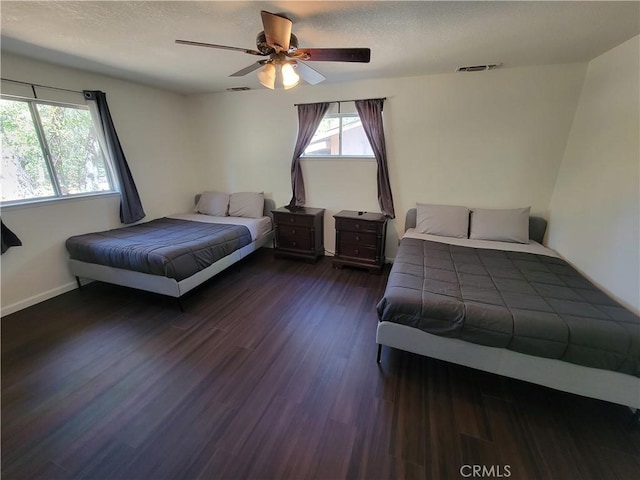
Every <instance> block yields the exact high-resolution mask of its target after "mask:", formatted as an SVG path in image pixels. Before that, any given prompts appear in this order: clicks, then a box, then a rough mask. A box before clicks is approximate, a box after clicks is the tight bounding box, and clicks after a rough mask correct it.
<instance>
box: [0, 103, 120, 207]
mask: <svg viewBox="0 0 640 480" xmlns="http://www.w3.org/2000/svg"><path fill="white" fill-rule="evenodd" d="M0 140H1V142H2V170H0V188H1V190H2V202H3V203H5V202H6V203H21V202H25V201H32V200H43V199H51V198H58V197H63V198H65V197H70V196H77V195H86V194H95V193H100V192H111V191H114V183H113V179H112V175H111V172H110V170H109V167H108V164H107V162H106V160H105V157H104V156H103V154H102V151H101V149H100V144H99V143H98V138H97V135H96V131H95V127H94V125H93V121H92V118H91V114H90V112H89V110H88V108H86V107H80V106H75V105H67V104H57V103H47V102H42V101H38V100H22V99H20V100H18V99H7V98H0Z"/></svg>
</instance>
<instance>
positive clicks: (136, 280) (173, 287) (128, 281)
mask: <svg viewBox="0 0 640 480" xmlns="http://www.w3.org/2000/svg"><path fill="white" fill-rule="evenodd" d="M199 197H200V195H196V204H197V202H198V199H199ZM274 208H275V203H274V201H273V200H271V199H267V198H265V199H264V214H265V216H269V217H272V214H271V211H272V210H273V209H274ZM272 220H273V218H272ZM269 243H273V230H271V232H269V233H267V234H266V235H264V236H262V237H260V238H258V239H257V240H255V241H253V242H251V243H250V244H249V245H245V246H244V247H242V248H240V249H238V250H236V251H235V252H232V253H230V254H229V255H227V256H226V257H223V258H221V259H220V260H218V261H217V262H215V263H213V264H211V265H210V266H208V267H207V268H205V269H204V270H200V271H199V272H197V273H195V274H194V275H191V276H190V277H187V278H185V279H184V280H180V281H177V280H176V279H174V278H168V277H162V276H160V275H151V274H149V273H141V272H135V271H132V270H125V269H122V268H115V267H109V266H106V265H98V264H95V263H87V262H82V261H79V260H73V259H69V268H70V269H71V273H72V274H73V275H74V276H75V277H76V281H77V282H78V287H79V288H80V287H82V283H81V281H80V279H81V278H87V279H91V280H98V281H101V282H107V283H113V284H115V285H122V286H123V287H131V288H137V289H139V290H145V291H147V292H153V293H160V294H162V295H167V296H170V297H175V298H178V299H179V298H180V297H181V296H182V295H184V294H185V293H187V292H189V291H190V290H193V289H194V288H196V287H197V286H199V285H201V284H202V283H204V282H206V281H207V280H209V279H210V278H212V277H214V276H215V275H217V274H218V273H220V272H222V271H223V270H225V269H227V268H228V267H230V266H231V265H233V264H234V263H236V262H239V261H240V260H242V259H243V258H244V257H246V256H247V255H249V254H250V253H253V252H255V251H256V250H257V249H259V248H260V247H263V246H266V245H268V244H269Z"/></svg>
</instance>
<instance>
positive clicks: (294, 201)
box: [289, 103, 329, 207]
mask: <svg viewBox="0 0 640 480" xmlns="http://www.w3.org/2000/svg"><path fill="white" fill-rule="evenodd" d="M328 109H329V104H328V103H307V104H303V105H298V139H297V140H296V147H295V149H294V151H293V159H292V161H291V190H293V195H292V197H291V201H290V202H289V206H291V207H299V206H302V205H304V202H305V200H306V194H305V190H304V179H303V178H302V167H301V166H300V156H301V155H302V154H303V153H304V149H305V148H307V147H308V146H309V144H310V143H311V139H312V138H313V135H314V134H315V133H316V130H317V129H318V125H320V122H321V121H322V119H323V117H324V114H325V113H327V110H328Z"/></svg>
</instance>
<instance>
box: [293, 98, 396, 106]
mask: <svg viewBox="0 0 640 480" xmlns="http://www.w3.org/2000/svg"><path fill="white" fill-rule="evenodd" d="M386 99H387V97H382V98H358V99H355V100H333V101H331V102H310V103H294V104H293V106H294V107H297V106H298V105H313V104H314V103H337V104H338V105H339V104H341V103H347V102H355V101H357V100H386Z"/></svg>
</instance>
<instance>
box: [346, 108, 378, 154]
mask: <svg viewBox="0 0 640 480" xmlns="http://www.w3.org/2000/svg"><path fill="white" fill-rule="evenodd" d="M342 155H353V156H359V157H372V156H373V150H371V144H369V140H368V139H367V135H366V134H365V133H364V128H363V127H362V122H361V121H360V117H345V118H343V124H342Z"/></svg>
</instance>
